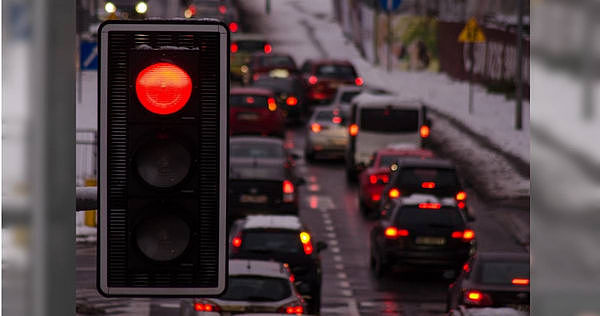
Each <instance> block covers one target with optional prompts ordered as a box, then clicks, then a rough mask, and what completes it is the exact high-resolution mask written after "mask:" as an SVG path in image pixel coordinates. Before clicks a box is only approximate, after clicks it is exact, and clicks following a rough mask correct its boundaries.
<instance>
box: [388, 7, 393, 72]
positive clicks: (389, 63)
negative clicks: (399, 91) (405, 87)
mask: <svg viewBox="0 0 600 316" xmlns="http://www.w3.org/2000/svg"><path fill="white" fill-rule="evenodd" d="M387 2H388V3H387V8H388V10H387V71H388V72H391V71H392V0H388V1H387Z"/></svg>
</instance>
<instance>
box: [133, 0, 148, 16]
mask: <svg viewBox="0 0 600 316" xmlns="http://www.w3.org/2000/svg"><path fill="white" fill-rule="evenodd" d="M146 11H148V4H146V2H144V1H140V2H138V3H137V4H136V5H135V12H137V13H139V14H144V13H146Z"/></svg>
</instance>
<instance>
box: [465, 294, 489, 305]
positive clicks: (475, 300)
mask: <svg viewBox="0 0 600 316" xmlns="http://www.w3.org/2000/svg"><path fill="white" fill-rule="evenodd" d="M464 301H465V303H466V304H468V305H476V306H489V305H492V298H491V297H490V296H489V295H488V294H486V293H483V292H481V291H477V290H468V291H466V292H465V296H464Z"/></svg>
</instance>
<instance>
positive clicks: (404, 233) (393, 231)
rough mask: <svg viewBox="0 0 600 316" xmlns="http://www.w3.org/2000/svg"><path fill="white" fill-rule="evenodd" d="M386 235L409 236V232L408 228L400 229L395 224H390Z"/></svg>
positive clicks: (395, 236) (388, 236)
mask: <svg viewBox="0 0 600 316" xmlns="http://www.w3.org/2000/svg"><path fill="white" fill-rule="evenodd" d="M384 235H385V237H386V238H388V239H396V238H398V237H407V236H408V235H409V233H408V230H406V229H398V228H396V227H394V226H390V227H388V228H386V229H385V232H384Z"/></svg>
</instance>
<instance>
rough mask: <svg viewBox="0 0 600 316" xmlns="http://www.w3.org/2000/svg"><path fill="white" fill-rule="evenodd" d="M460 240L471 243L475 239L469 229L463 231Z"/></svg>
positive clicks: (473, 233)
mask: <svg viewBox="0 0 600 316" xmlns="http://www.w3.org/2000/svg"><path fill="white" fill-rule="evenodd" d="M462 238H463V241H471V240H473V239H474V238H475V232H474V231H472V230H470V229H465V231H464V232H463V236H462Z"/></svg>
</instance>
